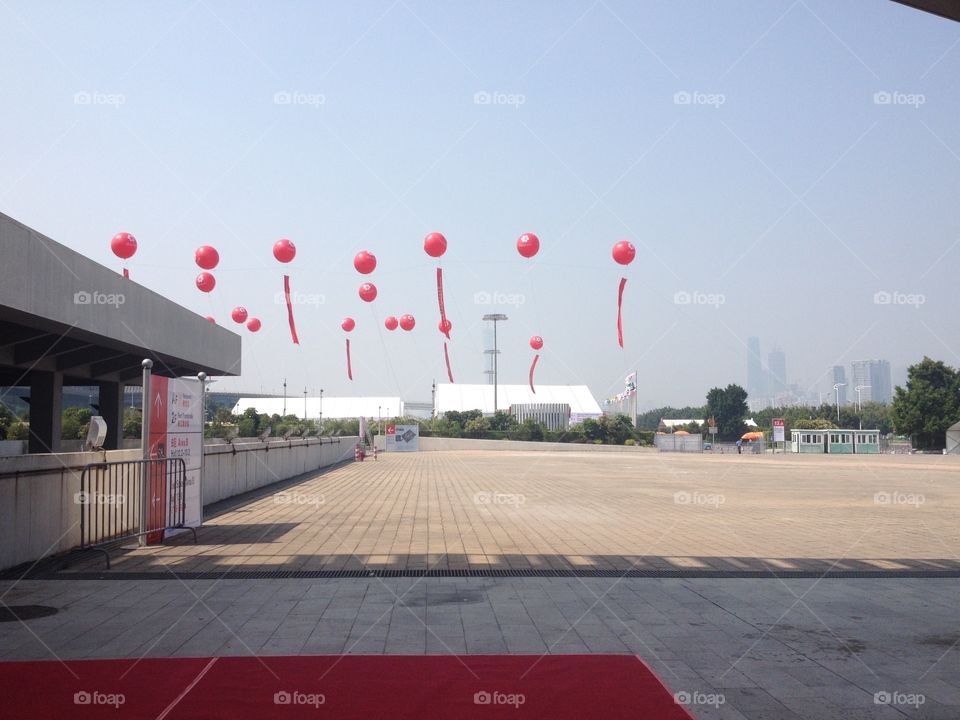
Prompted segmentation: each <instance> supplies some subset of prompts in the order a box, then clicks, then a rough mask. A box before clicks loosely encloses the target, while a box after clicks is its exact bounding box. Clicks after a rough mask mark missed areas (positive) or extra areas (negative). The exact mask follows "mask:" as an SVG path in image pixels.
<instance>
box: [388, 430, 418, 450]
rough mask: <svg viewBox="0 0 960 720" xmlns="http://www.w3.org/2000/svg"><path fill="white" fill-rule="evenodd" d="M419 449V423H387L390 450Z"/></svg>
mask: <svg viewBox="0 0 960 720" xmlns="http://www.w3.org/2000/svg"><path fill="white" fill-rule="evenodd" d="M419 449H420V426H419V425H394V424H393V423H390V424H389V425H387V451H388V452H416V451H417V450H419Z"/></svg>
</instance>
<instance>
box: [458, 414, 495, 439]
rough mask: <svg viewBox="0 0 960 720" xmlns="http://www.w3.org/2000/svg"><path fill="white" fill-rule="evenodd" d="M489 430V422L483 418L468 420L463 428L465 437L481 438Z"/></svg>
mask: <svg viewBox="0 0 960 720" xmlns="http://www.w3.org/2000/svg"><path fill="white" fill-rule="evenodd" d="M489 430H490V420H488V419H487V418H485V417H478V418H470V419H469V420H467V422H466V424H465V425H464V427H463V432H464V434H465V435H466V436H467V437H471V438H482V437H483V436H484V435H486V434H487V431H489Z"/></svg>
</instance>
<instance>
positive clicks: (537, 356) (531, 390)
mask: <svg viewBox="0 0 960 720" xmlns="http://www.w3.org/2000/svg"><path fill="white" fill-rule="evenodd" d="M539 359H540V355H534V356H533V362H532V363H530V392H532V393H533V394H534V395H536V394H537V389H536V388H535V387H534V386H533V371H534V370H536V369H537V360H539Z"/></svg>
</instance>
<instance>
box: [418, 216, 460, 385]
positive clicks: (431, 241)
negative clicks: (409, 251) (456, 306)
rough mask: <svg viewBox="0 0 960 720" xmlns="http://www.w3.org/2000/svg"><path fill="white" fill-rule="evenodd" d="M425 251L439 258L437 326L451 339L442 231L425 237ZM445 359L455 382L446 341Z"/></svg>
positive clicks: (448, 375)
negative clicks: (438, 314)
mask: <svg viewBox="0 0 960 720" xmlns="http://www.w3.org/2000/svg"><path fill="white" fill-rule="evenodd" d="M423 251H424V252H425V253H426V254H427V255H429V256H430V257H432V258H437V305H438V307H439V309H440V324H439V325H437V328H438V329H439V330H440V332H441V333H442V334H443V336H444V337H445V338H446V339H447V340H449V339H450V330H451V329H452V328H453V323H451V322H450V321H449V320H448V319H447V308H446V305H445V303H444V300H443V268H442V267H441V266H440V258H441V257H443V254H444V253H445V252H447V239H446V238H445V237H444V236H443V234H442V233H438V232H432V233H429V234H428V235H427V236H426V237H425V238H424V239H423ZM443 361H444V363H445V364H446V366H447V378H448V379H449V380H450V382H453V370H451V368H450V350H449V348H448V347H447V343H446V341H444V343H443Z"/></svg>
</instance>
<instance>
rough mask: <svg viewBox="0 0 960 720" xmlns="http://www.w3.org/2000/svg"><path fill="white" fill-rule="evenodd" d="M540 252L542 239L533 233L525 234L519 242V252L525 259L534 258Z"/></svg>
mask: <svg viewBox="0 0 960 720" xmlns="http://www.w3.org/2000/svg"><path fill="white" fill-rule="evenodd" d="M539 251H540V238H538V237H537V236H536V235H534V234H533V233H524V234H523V235H521V236H520V238H519V239H518V240H517V252H518V253H520V254H521V255H523V256H524V257H525V258H532V257H533V256H534V255H536V254H537V253H538V252H539Z"/></svg>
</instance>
